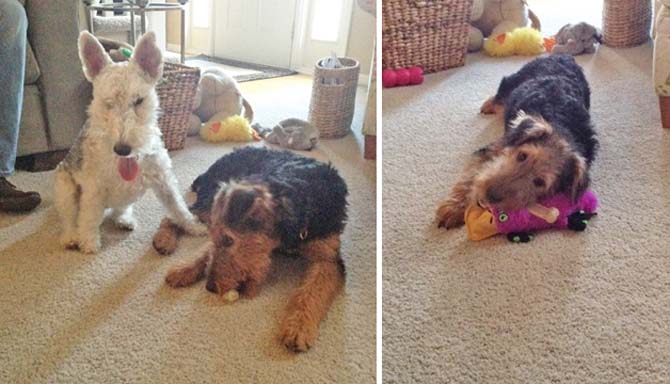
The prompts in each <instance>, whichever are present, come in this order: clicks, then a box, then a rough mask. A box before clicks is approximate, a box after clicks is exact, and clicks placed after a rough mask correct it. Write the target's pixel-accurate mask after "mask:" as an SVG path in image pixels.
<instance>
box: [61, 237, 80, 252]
mask: <svg viewBox="0 0 670 384" xmlns="http://www.w3.org/2000/svg"><path fill="white" fill-rule="evenodd" d="M58 241H59V242H60V244H61V246H63V247H64V248H66V249H77V248H78V247H79V239H77V235H75V234H73V233H63V234H62V235H61V236H60V239H58Z"/></svg>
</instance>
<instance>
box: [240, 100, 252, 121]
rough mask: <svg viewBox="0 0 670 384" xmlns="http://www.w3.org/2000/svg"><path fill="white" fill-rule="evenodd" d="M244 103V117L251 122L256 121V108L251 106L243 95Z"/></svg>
mask: <svg viewBox="0 0 670 384" xmlns="http://www.w3.org/2000/svg"><path fill="white" fill-rule="evenodd" d="M242 105H243V106H244V118H245V119H247V120H248V121H249V123H251V122H253V121H254V110H253V108H251V104H249V102H248V101H247V99H245V98H244V97H242Z"/></svg>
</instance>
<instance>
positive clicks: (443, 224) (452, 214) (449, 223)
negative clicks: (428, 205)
mask: <svg viewBox="0 0 670 384" xmlns="http://www.w3.org/2000/svg"><path fill="white" fill-rule="evenodd" d="M435 221H436V222H437V227H438V228H444V229H451V228H456V227H459V226H461V225H463V224H464V223H465V212H463V210H461V209H456V208H453V207H451V206H449V205H442V206H440V207H439V208H438V209H437V211H436V212H435Z"/></svg>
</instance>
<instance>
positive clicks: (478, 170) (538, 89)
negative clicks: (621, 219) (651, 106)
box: [436, 55, 598, 229]
mask: <svg viewBox="0 0 670 384" xmlns="http://www.w3.org/2000/svg"><path fill="white" fill-rule="evenodd" d="M589 107H590V90H589V85H588V83H587V81H586V78H585V77H584V73H583V72H582V69H581V67H579V65H577V63H576V62H575V60H574V58H573V57H572V56H569V55H551V56H547V57H542V58H538V59H535V60H533V61H531V62H530V63H528V64H526V65H525V66H524V67H523V68H521V69H520V70H519V71H518V72H517V73H515V74H513V75H511V76H508V77H505V78H504V79H503V80H502V81H501V83H500V87H499V88H498V92H497V94H496V95H495V96H494V97H492V98H490V99H488V100H487V101H486V102H485V103H484V105H483V106H482V112H483V113H495V112H498V111H500V109H501V108H504V117H505V134H504V135H503V136H502V137H501V138H500V139H499V140H497V141H495V142H493V143H491V144H489V145H488V146H486V147H484V148H482V149H480V150H478V151H477V152H475V154H474V156H473V159H472V160H471V162H470V164H468V166H467V167H466V170H465V172H464V174H463V176H462V178H461V180H459V181H458V182H457V183H456V185H455V186H454V187H453V189H452V191H451V193H450V194H449V195H448V196H447V198H446V199H444V200H443V201H442V202H441V203H440V205H439V207H438V209H437V213H436V219H437V223H438V226H441V227H445V228H447V229H449V228H452V227H456V226H459V225H462V224H463V219H464V213H465V209H466V207H467V206H468V205H470V204H473V203H479V204H480V205H483V206H488V205H491V204H495V205H496V206H498V207H500V208H502V209H505V210H516V209H520V208H524V207H528V206H530V205H532V204H534V203H536V202H537V201H538V200H540V199H542V198H544V197H547V196H552V195H554V194H556V193H563V192H567V193H569V194H570V195H571V196H572V198H573V200H576V199H577V198H578V197H579V196H580V195H581V194H582V193H583V192H584V191H585V190H586V188H587V187H588V186H589V182H590V178H589V169H590V166H591V163H592V162H593V160H594V158H595V155H596V150H597V148H598V142H597V140H596V138H595V131H594V130H593V127H592V125H591V119H590V115H589Z"/></svg>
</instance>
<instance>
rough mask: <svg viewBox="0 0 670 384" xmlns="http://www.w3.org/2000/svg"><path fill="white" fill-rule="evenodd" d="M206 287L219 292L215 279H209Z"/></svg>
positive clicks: (213, 291)
mask: <svg viewBox="0 0 670 384" xmlns="http://www.w3.org/2000/svg"><path fill="white" fill-rule="evenodd" d="M205 288H207V290H208V291H210V292H212V293H216V292H217V289H216V283H215V282H214V280H207V285H205Z"/></svg>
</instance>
